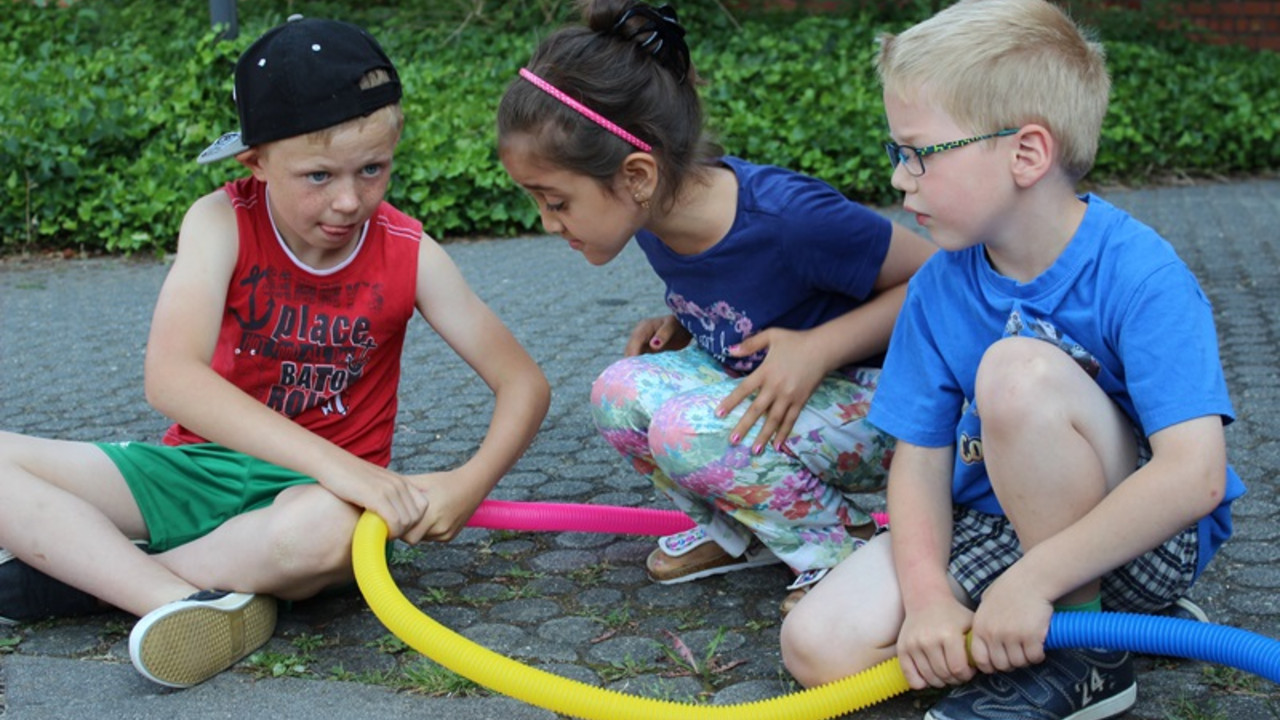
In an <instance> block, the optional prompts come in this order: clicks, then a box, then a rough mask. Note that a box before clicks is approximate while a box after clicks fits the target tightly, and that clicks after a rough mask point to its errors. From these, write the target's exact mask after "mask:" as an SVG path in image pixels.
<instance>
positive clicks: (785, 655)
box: [779, 601, 849, 688]
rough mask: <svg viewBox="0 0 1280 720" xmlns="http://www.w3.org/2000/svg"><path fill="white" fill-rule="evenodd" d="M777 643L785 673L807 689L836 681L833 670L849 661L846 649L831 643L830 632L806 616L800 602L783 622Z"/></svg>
mask: <svg viewBox="0 0 1280 720" xmlns="http://www.w3.org/2000/svg"><path fill="white" fill-rule="evenodd" d="M779 640H780V643H781V646H782V663H783V665H785V666H786V668H787V672H789V673H791V676H792V677H794V678H795V679H796V682H798V683H800V684H801V685H803V686H804V687H807V688H810V687H816V686H818V685H822V684H824V683H827V682H831V681H833V680H837V679H839V676H838V675H834V676H833V674H832V670H833V669H834V668H838V667H841V666H843V665H844V664H845V663H847V662H848V660H849V648H847V647H841V646H839V644H838V643H833V642H832V639H831V628H830V627H829V626H827V625H826V624H825V623H823V622H821V621H820V620H819V619H818V618H816V617H815V614H813V613H806V612H805V608H804V602H803V601H801V603H800V605H798V606H796V607H795V609H793V610H792V611H791V612H790V613H788V614H787V617H786V619H785V620H783V622H782V631H781V633H780V637H779Z"/></svg>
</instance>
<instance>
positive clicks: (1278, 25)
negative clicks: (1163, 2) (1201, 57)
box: [1172, 0, 1280, 51]
mask: <svg viewBox="0 0 1280 720" xmlns="http://www.w3.org/2000/svg"><path fill="white" fill-rule="evenodd" d="M1172 5H1173V8H1174V9H1175V10H1176V11H1177V12H1178V13H1179V14H1181V15H1183V16H1184V17H1186V18H1187V19H1189V20H1191V22H1193V23H1195V24H1196V25H1199V26H1200V27H1202V28H1204V29H1205V30H1207V31H1209V32H1208V33H1207V37H1206V41H1207V42H1215V43H1238V44H1241V45H1244V46H1246V47H1250V48H1253V49H1255V50H1271V51H1280V0H1199V1H1195V0H1190V1H1188V2H1175V3H1172Z"/></svg>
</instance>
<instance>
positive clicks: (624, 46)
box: [498, 0, 723, 207]
mask: <svg viewBox="0 0 1280 720" xmlns="http://www.w3.org/2000/svg"><path fill="white" fill-rule="evenodd" d="M582 7H583V18H584V24H583V25H572V26H569V27H565V28H561V29H560V30H557V31H556V32H554V33H552V34H551V35H550V36H548V37H547V38H546V39H545V40H543V41H542V43H541V44H539V45H538V48H537V49H536V50H535V51H534V53H533V57H532V58H530V59H529V64H528V66H527V67H528V68H529V70H530V71H532V72H533V73H534V74H535V75H538V76H539V77H541V78H542V79H544V80H546V81H547V82H548V83H550V84H552V85H554V86H555V87H557V88H559V89H560V90H561V91H562V92H564V93H565V94H567V95H568V96H569V97H571V98H573V99H575V100H577V101H578V102H580V103H582V104H583V105H586V106H587V107H588V108H590V109H592V110H594V111H596V112H597V113H600V114H601V115H603V116H604V117H606V118H608V119H609V120H610V121H612V122H614V123H615V124H617V125H619V126H621V127H622V128H623V129H625V130H627V131H628V132H630V133H631V134H633V135H635V136H637V137H638V138H640V139H641V140H643V141H645V142H647V143H649V144H650V145H652V146H653V151H652V152H653V154H654V155H655V156H656V157H657V158H658V160H659V162H658V167H659V174H660V177H659V183H658V187H657V189H656V191H655V193H654V197H653V198H652V199H653V200H654V201H655V202H656V203H657V204H659V205H660V206H667V207H669V206H670V203H671V201H672V200H673V199H674V198H675V196H676V195H677V194H678V192H679V190H680V188H681V186H682V185H683V183H684V182H685V181H686V179H688V178H689V176H690V175H691V174H692V173H696V172H697V170H698V168H699V167H700V166H703V165H705V164H706V163H707V162H708V161H709V160H711V159H713V158H715V157H718V156H720V155H722V154H723V150H721V148H720V147H719V146H718V145H717V144H716V143H715V142H714V141H713V140H711V139H710V138H709V137H708V136H707V135H706V134H705V131H704V129H703V127H702V119H703V116H702V101H701V99H700V98H699V97H698V91H697V87H696V86H697V85H699V84H700V83H701V81H700V80H699V78H698V75H697V72H696V71H695V70H694V68H693V65H692V63H691V62H690V61H689V47H688V45H686V44H685V41H684V28H683V27H682V26H680V25H679V24H678V23H677V22H676V20H675V11H673V10H671V9H670V8H669V7H668V6H663V7H661V8H654V7H652V6H650V5H647V4H644V3H638V2H636V1H635V0H587V1H586V2H583V3H582ZM516 133H524V134H527V135H529V136H530V137H532V138H534V140H535V142H536V145H537V149H538V153H539V154H540V155H541V156H542V157H544V158H546V159H547V160H548V161H549V162H552V163H554V164H556V165H558V166H560V167H563V168H565V169H566V170H569V171H571V172H577V173H581V174H583V175H587V176H590V177H593V178H595V179H596V180H597V181H599V182H600V183H601V184H602V185H604V186H606V187H609V182H610V181H611V180H612V178H613V177H614V175H615V174H616V173H617V171H618V168H620V167H621V166H622V161H623V160H624V159H625V158H626V157H627V155H629V154H631V153H632V152H634V151H635V148H634V147H632V146H631V145H630V144H629V143H628V142H627V141H625V140H623V139H621V138H619V137H617V136H616V135H614V134H613V133H610V132H609V131H607V130H604V129H603V128H601V127H600V126H599V125H596V124H595V123H594V122H592V121H591V120H588V119H587V118H585V117H583V116H582V115H580V114H579V113H578V112H577V111H575V110H574V109H572V108H570V107H568V106H566V105H565V104H563V103H561V102H560V101H559V100H557V99H555V98H553V97H551V96H550V95H548V94H547V93H545V92H543V91H542V90H540V89H538V88H537V87H535V86H534V85H533V84H532V83H530V82H528V81H526V80H524V79H523V78H516V79H515V80H513V81H512V82H511V84H510V85H509V86H508V87H507V91H506V93H505V94H504V95H503V96H502V101H501V102H500V103H499V105H498V142H499V144H501V143H502V141H503V139H504V138H506V137H508V136H510V135H512V134H516Z"/></svg>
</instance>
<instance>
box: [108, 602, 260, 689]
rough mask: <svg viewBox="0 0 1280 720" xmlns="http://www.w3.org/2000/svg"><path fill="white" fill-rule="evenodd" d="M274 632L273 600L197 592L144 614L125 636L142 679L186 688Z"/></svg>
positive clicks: (241, 654)
mask: <svg viewBox="0 0 1280 720" xmlns="http://www.w3.org/2000/svg"><path fill="white" fill-rule="evenodd" d="M275 628H276V601H275V598H273V597H270V596H268V595H251V594H248V593H230V592H222V591H217V590H202V591H200V592H198V593H196V594H194V595H192V596H191V597H188V598H186V599H185V600H178V601H176V602H171V603H169V604H168V605H164V606H161V607H159V608H156V609H155V610H152V611H151V612H149V613H147V614H146V615H144V616H143V617H142V619H141V620H139V621H138V624H137V625H135V626H134V627H133V632H131V633H130V634H129V657H130V658H132V659H133V666H134V667H136V668H137V669H138V672H140V673H142V674H143V675H144V676H146V678H147V679H148V680H151V681H154V682H157V683H160V684H161V685H168V686H169V687H177V688H185V687H191V686H192V685H196V684H199V683H202V682H204V681H205V680H208V679H209V678H211V677H213V676H214V675H217V674H218V673H220V672H222V671H223V670H226V669H227V668H229V667H231V666H232V665H234V664H236V663H237V662H239V661H240V660H241V659H242V658H244V657H245V656H246V655H248V654H249V653H251V652H253V651H254V650H257V649H258V648H259V647H262V645H263V644H264V643H266V642H267V641H268V640H270V639H271V634H272V633H274V632H275Z"/></svg>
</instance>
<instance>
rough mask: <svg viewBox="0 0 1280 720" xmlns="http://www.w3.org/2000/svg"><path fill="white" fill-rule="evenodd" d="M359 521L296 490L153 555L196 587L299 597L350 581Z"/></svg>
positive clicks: (321, 497) (318, 492)
mask: <svg viewBox="0 0 1280 720" xmlns="http://www.w3.org/2000/svg"><path fill="white" fill-rule="evenodd" d="M359 516H360V512H359V509H358V508H355V507H353V506H352V505H350V504H348V503H346V502H345V501H343V500H341V499H339V498H338V497H337V496H335V495H333V494H332V493H330V492H329V491H328V490H325V489H324V488H322V487H320V486H319V485H300V486H294V487H291V488H289V489H287V490H285V491H284V492H282V493H281V494H280V495H279V496H278V497H277V498H276V499H275V502H273V503H272V504H271V505H270V506H268V507H265V508H262V509H260V510H254V511H252V512H248V513H245V514H243V515H238V516H236V517H233V518H231V519H230V520H228V521H226V522H225V523H223V524H222V525H221V526H220V527H219V528H218V529H216V530H214V531H213V532H211V533H209V534H208V535H205V536H204V537H202V538H200V539H198V540H193V541H191V542H189V543H186V544H184V545H182V546H181V547H177V548H174V549H173V550H170V551H168V552H165V553H162V554H160V555H157V556H155V557H156V559H157V560H158V561H159V562H160V563H162V564H164V565H165V566H166V567H167V568H169V569H170V570H172V571H173V572H174V573H175V574H177V575H179V576H181V577H183V578H186V579H187V580H188V581H190V582H191V583H193V584H195V585H198V586H200V587H205V588H218V589H222V590H234V591H237V592H252V593H264V594H268V595H274V596H276V597H279V598H281V599H285V600H300V599H303V598H308V597H311V596H312V595H315V594H316V593H317V592H320V591H321V590H323V589H325V588H326V587H329V586H332V585H338V584H341V583H346V582H350V581H351V580H352V579H353V578H354V574H353V572H352V568H351V534H352V532H353V531H354V530H355V525H356V521H357V520H358V519H359Z"/></svg>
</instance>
